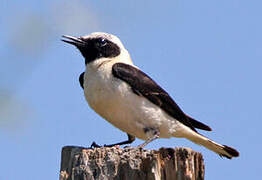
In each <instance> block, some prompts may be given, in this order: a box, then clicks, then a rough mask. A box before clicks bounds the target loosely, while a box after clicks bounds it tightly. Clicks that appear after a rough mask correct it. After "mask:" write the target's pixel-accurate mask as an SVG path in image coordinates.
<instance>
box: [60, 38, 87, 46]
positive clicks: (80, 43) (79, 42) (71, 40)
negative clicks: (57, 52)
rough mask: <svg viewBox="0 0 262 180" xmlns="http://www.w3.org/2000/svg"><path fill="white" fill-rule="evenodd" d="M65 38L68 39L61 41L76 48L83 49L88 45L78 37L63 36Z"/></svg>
mask: <svg viewBox="0 0 262 180" xmlns="http://www.w3.org/2000/svg"><path fill="white" fill-rule="evenodd" d="M62 37H63V38H66V39H61V40H62V41H64V42H66V43H68V44H72V45H74V46H76V47H81V46H82V47H83V46H85V45H86V42H85V41H83V40H82V39H80V38H77V37H73V36H67V35H63V36H62Z"/></svg>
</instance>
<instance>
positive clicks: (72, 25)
mask: <svg viewBox="0 0 262 180" xmlns="http://www.w3.org/2000/svg"><path fill="white" fill-rule="evenodd" d="M261 7H262V2H261V1H258V0H253V1H243V0H242V1H241V0H231V1H226V0H219V1H218V0H217V1H207V0H202V1H186V0H183V1H182V0H176V1H174V0H172V1H171V0H169V1H168V0H167V1H161V2H160V1H154V0H151V1H149V0H143V1H141V0H140V1H139V0H134V1H132V2H131V1H129V2H125V1H121V0H115V1H82V0H77V1H69V0H66V1H56V2H54V1H50V0H47V1H32V0H25V1H18V0H14V1H7V0H2V1H1V2H0V12H1V16H0V27H1V33H0V38H1V41H0V52H1V53H0V77H1V78H0V142H1V153H0V159H1V164H0V169H1V173H0V179H1V180H2V179H3V180H9V179H10V180H12V179H21V180H28V179H58V176H59V167H60V153H61V148H62V147H63V146H66V145H78V146H89V145H90V144H91V143H92V141H96V142H97V143H99V144H106V143H113V142H118V141H121V140H125V139H126V134H125V133H123V132H121V131H120V130H118V129H116V128H114V127H112V126H111V125H110V124H109V123H107V122H106V121H105V120H103V119H102V118H101V117H99V116H98V115H96V114H95V113H94V112H93V111H92V110H91V109H90V108H89V107H88V105H87V103H86V102H85V99H84V96H83V92H82V89H81V88H80V86H79V83H78V76H79V74H80V73H81V72H83V71H84V59H83V58H82V57H81V55H80V53H79V52H78V51H77V50H76V49H75V48H73V47H71V46H69V45H67V44H65V43H62V42H61V41H60V39H61V35H63V34H68V35H76V36H78V35H86V34H89V33H91V32H94V31H103V32H108V33H112V34H115V35H117V36H118V37H119V38H120V39H121V40H122V42H123V44H124V45H125V47H126V48H127V49H128V50H129V52H130V54H131V57H132V59H133V61H134V63H135V64H136V65H137V66H139V67H140V68H141V69H142V70H143V71H144V72H146V73H147V74H149V75H150V76H151V77H152V78H153V79H154V80H156V81H157V82H158V83H159V84H160V85H161V86H162V87H163V88H164V89H166V90H167V91H168V92H169V94H170V95H171V96H172V97H173V98H174V99H175V100H176V102H177V103H178V104H179V105H180V107H181V108H182V109H183V110H184V112H186V113H187V114H189V115H190V116H193V117H195V118H196V119H198V120H200V121H202V122H204V123H206V124H208V125H210V126H211V127H212V129H213V131H212V132H201V131H200V132H201V133H203V134H204V135H206V136H208V137H210V138H211V139H213V140H216V141H217V142H219V143H222V144H227V145H230V146H233V147H235V148H236V149H238V150H239V152H240V157H239V158H236V159H233V160H227V159H221V158H220V157H219V156H217V155H216V154H214V153H213V152H210V151H209V150H207V149H205V148H203V147H200V146H198V145H195V144H193V143H191V142H189V141H188V140H186V139H175V138H172V139H160V140H157V141H155V142H153V143H151V144H149V145H148V146H147V148H150V149H158V148H160V147H181V146H186V147H191V148H192V149H194V150H195V151H198V152H201V153H202V154H203V156H204V160H205V168H206V171H205V177H206V179H213V180H216V179H217V180H218V179H247V178H248V179H260V178H261V173H260V172H261V170H262V167H261V164H260V162H261V158H260V151H261V148H262V143H261V140H260V139H261V135H260V128H261V126H262V121H261V118H262V112H261V100H262V98H261V97H262V96H261V92H262V83H261V77H262V72H261V68H262V35H261V32H262V25H261V15H262V12H261ZM141 142H142V141H140V140H136V141H135V143H133V146H136V145H138V144H140V143H141Z"/></svg>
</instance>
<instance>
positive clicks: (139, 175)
mask: <svg viewBox="0 0 262 180" xmlns="http://www.w3.org/2000/svg"><path fill="white" fill-rule="evenodd" d="M130 179H138V180H203V179H204V161H203V157H202V155H201V154H200V153H197V152H194V151H192V150H191V149H189V148H175V149H173V148H161V149H159V150H144V149H143V150H139V149H136V148H123V149H122V148H119V147H110V148H109V147H103V148H94V149H89V148H83V147H75V146H66V147H63V149H62V161H61V169H60V180H130Z"/></svg>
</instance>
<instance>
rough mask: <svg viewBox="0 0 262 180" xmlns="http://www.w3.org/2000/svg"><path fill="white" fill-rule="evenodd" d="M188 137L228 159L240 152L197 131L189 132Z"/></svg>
mask: <svg viewBox="0 0 262 180" xmlns="http://www.w3.org/2000/svg"><path fill="white" fill-rule="evenodd" d="M186 138H187V139H189V140H191V141H192V142H194V143H196V144H199V145H202V146H204V147H206V148H207V149H209V150H211V151H213V152H215V153H217V154H219V155H220V156H221V157H226V158H228V159H231V158H232V157H238V156H239V152H238V151H237V150H235V149H234V148H232V147H229V146H226V145H221V144H218V143H216V142H215V141H212V140H210V139H208V138H207V137H205V136H203V135H201V134H199V133H197V132H194V133H192V134H188V135H187V136H186Z"/></svg>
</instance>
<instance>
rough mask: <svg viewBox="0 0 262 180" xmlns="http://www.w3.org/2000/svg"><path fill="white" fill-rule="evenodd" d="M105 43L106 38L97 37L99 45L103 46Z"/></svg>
mask: <svg viewBox="0 0 262 180" xmlns="http://www.w3.org/2000/svg"><path fill="white" fill-rule="evenodd" d="M106 44H107V42H106V40H105V39H104V38H103V39H99V45H100V46H101V47H103V46H105V45H106Z"/></svg>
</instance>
